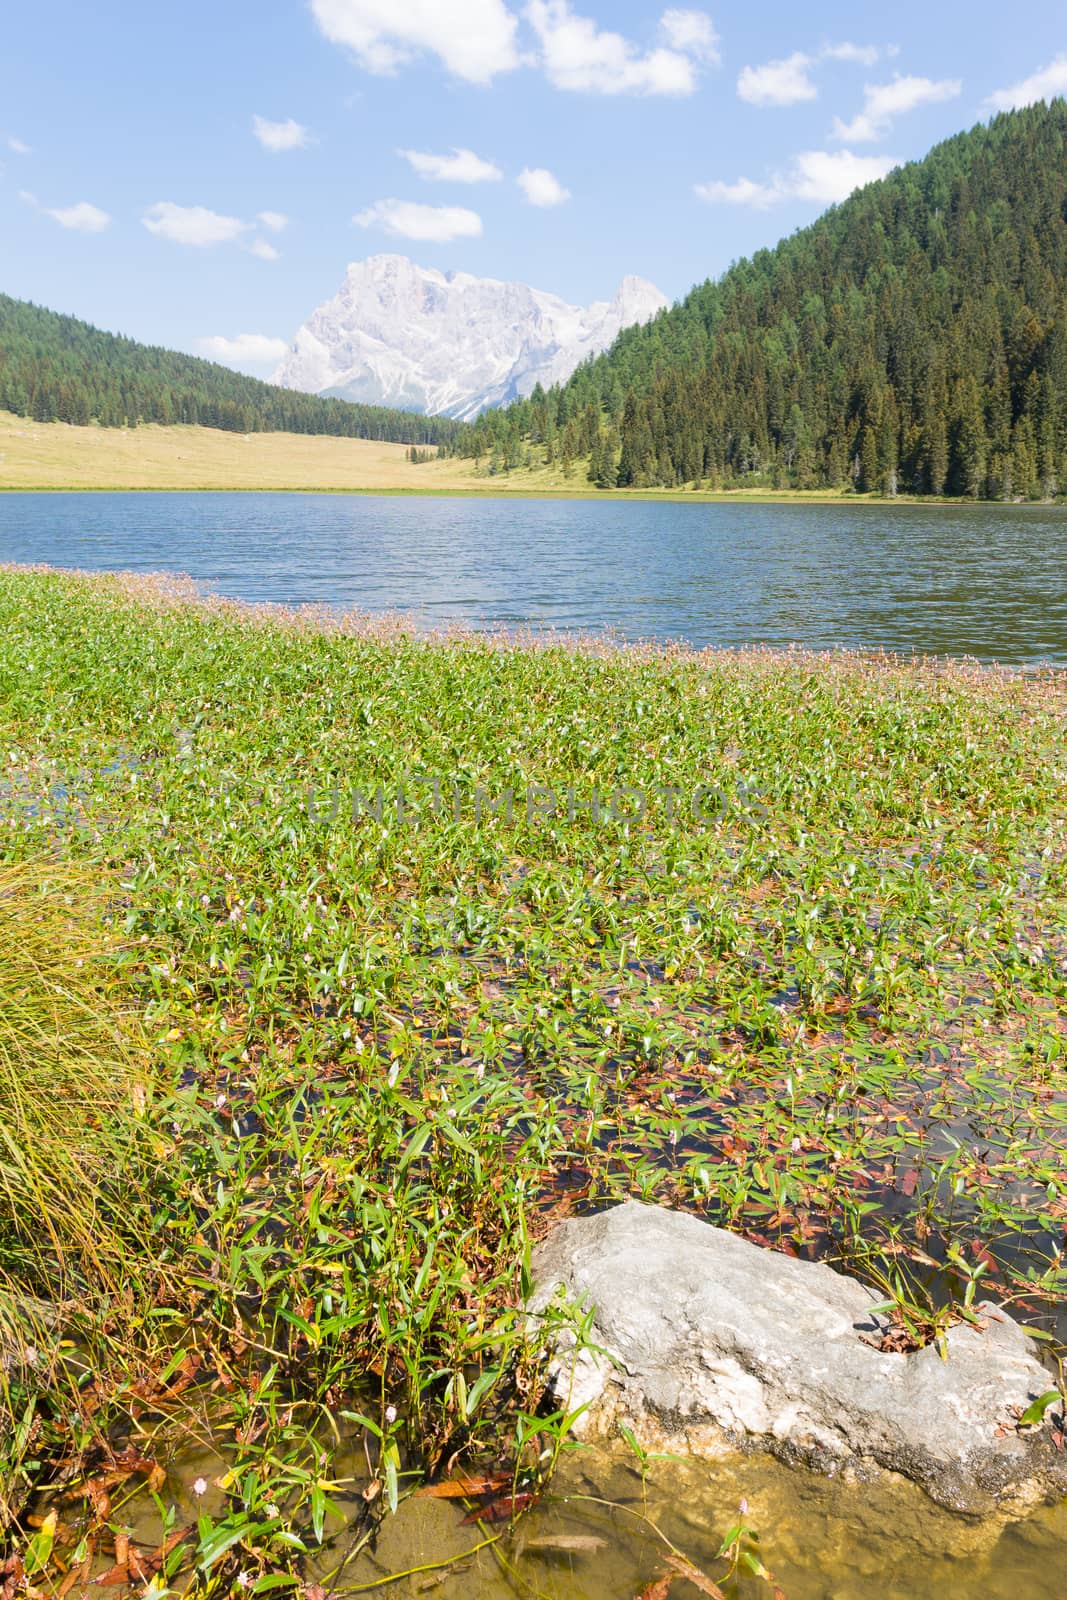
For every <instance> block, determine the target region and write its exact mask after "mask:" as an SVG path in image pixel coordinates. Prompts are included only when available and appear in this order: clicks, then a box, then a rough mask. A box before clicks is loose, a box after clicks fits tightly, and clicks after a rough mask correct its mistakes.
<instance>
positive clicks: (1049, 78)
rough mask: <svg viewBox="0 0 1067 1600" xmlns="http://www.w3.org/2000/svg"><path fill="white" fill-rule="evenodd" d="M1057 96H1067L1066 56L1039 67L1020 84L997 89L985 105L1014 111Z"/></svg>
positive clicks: (1058, 57)
mask: <svg viewBox="0 0 1067 1600" xmlns="http://www.w3.org/2000/svg"><path fill="white" fill-rule="evenodd" d="M1058 94H1067V54H1065V55H1058V56H1057V57H1056V59H1055V60H1054V61H1050V62H1049V64H1048V66H1047V67H1039V68H1038V70H1037V72H1033V73H1031V74H1030V76H1029V77H1028V78H1023V80H1022V81H1021V82H1020V83H1013V84H1012V85H1011V86H1010V88H1007V89H997V90H996V92H995V93H994V94H991V95H990V96H989V99H988V101H987V104H988V105H991V106H993V107H994V108H995V109H996V110H997V111H1014V110H1016V109H1017V108H1019V107H1020V106H1032V105H1036V104H1037V102H1038V101H1039V100H1051V99H1053V98H1054V97H1055V96H1056V95H1058Z"/></svg>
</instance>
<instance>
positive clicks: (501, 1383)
mask: <svg viewBox="0 0 1067 1600" xmlns="http://www.w3.org/2000/svg"><path fill="white" fill-rule="evenodd" d="M0 684H2V685H3V693H2V696H0V750H3V751H4V752H5V753H6V758H7V764H6V783H5V790H4V801H5V808H6V815H5V816H4V817H3V818H0V821H2V822H3V824H4V831H5V837H6V848H7V854H8V857H9V859H10V860H12V861H13V862H15V861H19V860H32V859H40V858H41V856H42V854H45V853H47V852H51V853H52V854H53V855H54V856H56V857H57V858H61V859H62V860H63V861H64V862H65V863H66V862H70V863H72V864H77V865H78V866H80V867H81V868H82V869H83V870H88V871H90V872H99V873H101V874H105V873H106V874H108V875H109V876H110V877H111V878H113V880H114V881H115V882H117V883H118V884H120V885H121V890H120V893H121V901H122V903H121V905H117V906H116V907H115V913H114V914H115V917H116V922H115V933H116V935H117V936H118V937H119V939H120V942H121V946H122V948H121V951H120V952H118V953H117V954H116V957H115V963H114V967H115V973H116V976H117V978H118V979H119V980H120V981H121V983H122V984H123V986H124V989H125V992H126V993H127V994H128V995H129V996H131V997H132V998H133V999H134V1000H135V1001H136V1004H137V1006H138V1009H139V1012H140V1015H141V1020H142V1023H143V1026H144V1028H145V1030H146V1033H147V1036H148V1039H149V1042H150V1046H151V1054H152V1058H153V1099H152V1105H151V1118H150V1122H151V1139H152V1152H153V1154H152V1163H153V1172H152V1179H151V1186H150V1192H151V1195H152V1201H153V1206H152V1224H151V1236H150V1241H149V1243H148V1247H147V1251H146V1255H147V1257H150V1258H151V1259H153V1260H155V1261H157V1262H159V1263H161V1264H163V1265H164V1266H166V1265H168V1264H170V1266H172V1268H173V1270H174V1272H177V1271H179V1270H180V1271H181V1272H183V1273H185V1274H187V1277H186V1279H185V1280H184V1281H185V1282H186V1283H187V1284H188V1285H189V1288H188V1291H187V1292H186V1291H185V1290H183V1293H182V1294H181V1295H175V1294H171V1295H170V1296H169V1298H168V1295H167V1293H166V1291H165V1288H164V1290H162V1291H161V1292H160V1293H159V1295H158V1296H157V1297H155V1298H154V1299H153V1303H152V1306H151V1320H152V1325H153V1328H154V1329H155V1330H156V1332H157V1333H162V1334H165V1337H166V1341H167V1346H168V1348H167V1356H166V1359H165V1360H161V1361H160V1362H159V1363H158V1364H157V1366H156V1367H155V1368H154V1370H152V1371H139V1372H138V1374H137V1376H136V1380H135V1381H136V1383H137V1385H138V1388H137V1395H138V1397H139V1398H138V1404H139V1405H140V1406H141V1407H142V1410H145V1409H147V1410H148V1411H149V1412H150V1414H151V1416H152V1418H158V1419H163V1420H160V1421H152V1422H151V1424H150V1427H151V1430H152V1445H153V1449H152V1450H144V1451H143V1452H142V1454H143V1455H144V1456H145V1457H146V1458H148V1459H151V1458H152V1456H153V1451H154V1450H155V1448H156V1446H158V1451H159V1453H160V1454H163V1455H166V1454H167V1452H168V1451H172V1450H173V1448H174V1444H175V1441H176V1440H177V1439H179V1438H180V1437H182V1435H183V1434H189V1433H190V1432H193V1431H196V1430H198V1431H203V1429H204V1428H206V1427H207V1426H208V1422H209V1420H210V1422H211V1424H212V1425H213V1426H214V1429H215V1434H214V1437H215V1438H216V1439H218V1440H219V1441H220V1444H219V1457H218V1460H217V1463H216V1465H217V1471H216V1472H214V1473H213V1474H212V1476H211V1478H210V1480H209V1481H210V1484H211V1487H210V1489H209V1492H208V1494H207V1495H206V1496H205V1497H204V1498H203V1499H202V1500H201V1501H198V1503H197V1506H196V1508H195V1510H194V1508H193V1507H192V1506H190V1505H188V1504H187V1499H186V1500H183V1498H182V1495H181V1494H179V1493H178V1491H177V1489H176V1488H173V1487H172V1488H171V1489H170V1490H168V1494H169V1495H170V1499H169V1500H167V1502H166V1503H167V1504H168V1505H170V1504H172V1503H173V1504H175V1505H178V1504H179V1503H181V1504H182V1505H183V1506H184V1507H185V1511H188V1512H189V1516H188V1517H186V1516H185V1511H183V1512H182V1514H181V1517H179V1520H178V1522H176V1523H175V1524H174V1525H173V1527H171V1529H170V1530H169V1531H168V1530H167V1529H166V1527H165V1526H164V1525H163V1524H162V1522H161V1524H160V1526H159V1527H158V1528H157V1529H156V1532H155V1533H154V1534H153V1538H154V1539H155V1540H156V1543H155V1544H154V1546H153V1549H154V1550H156V1551H158V1550H159V1549H161V1548H162V1546H163V1544H164V1543H165V1541H166V1539H167V1538H169V1537H171V1536H172V1534H173V1533H179V1532H182V1531H183V1529H187V1530H188V1531H186V1533H185V1543H184V1544H181V1543H179V1544H176V1545H175V1546H174V1547H173V1549H172V1551H171V1552H170V1554H168V1556H167V1557H166V1558H165V1559H166V1560H167V1561H174V1562H181V1561H190V1562H192V1563H194V1564H198V1565H199V1569H200V1572H201V1576H202V1579H203V1581H204V1582H212V1583H218V1584H224V1583H227V1582H230V1581H232V1580H233V1578H234V1575H235V1574H236V1573H237V1572H242V1573H244V1574H246V1575H248V1581H249V1584H250V1585H252V1586H254V1585H256V1584H263V1585H265V1586H269V1585H270V1584H272V1583H274V1582H276V1581H280V1580H281V1578H282V1577H283V1576H285V1575H288V1576H290V1577H292V1576H293V1574H294V1573H296V1572H298V1571H299V1570H300V1569H301V1563H303V1562H305V1560H306V1557H305V1555H304V1554H303V1550H304V1549H305V1548H307V1549H318V1545H319V1541H320V1540H321V1542H322V1551H321V1552H320V1554H321V1556H322V1559H323V1560H324V1561H325V1562H326V1563H327V1565H328V1562H329V1552H330V1550H331V1549H332V1541H333V1540H334V1539H335V1538H336V1534H337V1530H338V1529H340V1527H341V1526H342V1520H341V1519H342V1518H343V1519H344V1520H345V1521H346V1522H347V1524H348V1526H349V1527H350V1529H351V1528H354V1529H356V1537H357V1539H361V1538H363V1537H364V1535H366V1536H367V1537H368V1538H373V1536H374V1528H375V1524H376V1521H377V1519H378V1518H379V1517H380V1516H381V1514H382V1510H383V1508H388V1506H389V1504H390V1502H396V1503H399V1501H400V1500H401V1499H403V1497H404V1496H405V1495H406V1494H408V1493H410V1492H411V1491H412V1490H413V1489H414V1488H415V1487H416V1486H417V1485H418V1484H419V1483H420V1482H421V1481H422V1480H423V1478H424V1477H425V1476H426V1475H427V1474H429V1475H430V1476H431V1477H437V1476H439V1475H440V1474H441V1473H442V1472H443V1471H444V1469H445V1468H446V1467H448V1466H449V1464H452V1465H454V1467H455V1469H456V1470H457V1471H460V1472H467V1473H472V1474H476V1475H483V1476H484V1475H486V1474H491V1473H493V1472H497V1471H504V1472H505V1473H507V1474H509V1475H511V1477H512V1480H513V1489H512V1498H513V1499H514V1497H515V1495H516V1494H517V1493H519V1492H521V1493H525V1492H527V1491H526V1489H525V1488H524V1487H523V1485H524V1484H525V1482H526V1478H525V1477H524V1476H522V1475H521V1474H525V1473H529V1472H533V1469H534V1467H535V1466H536V1463H537V1461H538V1459H539V1457H540V1456H541V1455H542V1454H543V1453H544V1452H545V1451H548V1452H549V1454H551V1452H552V1451H553V1449H554V1448H555V1440H556V1438H557V1437H558V1431H559V1419H558V1418H557V1419H555V1420H552V1419H551V1418H544V1417H542V1416H541V1414H540V1409H539V1398H540V1382H539V1373H538V1352H537V1350H536V1349H535V1348H532V1347H531V1346H530V1343H529V1340H528V1337H527V1330H526V1329H525V1326H524V1322H523V1318H522V1314H521V1307H522V1302H523V1298H524V1293H525V1289H526V1287H527V1271H528V1268H527V1265H526V1263H527V1261H528V1252H529V1247H530V1245H531V1243H532V1242H533V1241H535V1240H536V1238H537V1237H538V1236H539V1234H540V1233H541V1232H542V1231H544V1230H545V1229H546V1228H547V1227H549V1226H550V1225H551V1222H552V1220H553V1218H554V1217H556V1216H558V1215H561V1214H563V1213H564V1212H566V1211H567V1210H569V1209H571V1208H574V1207H579V1206H586V1205H592V1204H602V1203H605V1202H607V1201H610V1200H611V1199H612V1198H615V1197H621V1196H623V1195H625V1194H633V1195H637V1196H641V1197H644V1198H648V1199H654V1200H657V1201H659V1202H661V1203H664V1204H668V1205H675V1206H683V1207H688V1208H690V1209H692V1210H694V1211H697V1212H698V1213H700V1214H701V1215H704V1216H707V1217H708V1218H709V1219H711V1220H714V1221H716V1222H719V1223H721V1224H723V1225H725V1226H728V1227H732V1228H734V1229H736V1230H738V1231H740V1232H742V1233H744V1234H745V1235H747V1236H748V1237H749V1238H751V1239H754V1240H756V1241H757V1242H759V1243H761V1244H763V1245H765V1246H768V1247H771V1248H776V1249H782V1250H786V1251H789V1252H792V1253H796V1254H802V1255H808V1256H825V1257H828V1258H829V1259H831V1260H834V1261H837V1262H840V1263H844V1264H846V1265H849V1266H851V1267H852V1268H853V1269H854V1270H856V1271H859V1272H863V1273H866V1274H867V1276H868V1277H870V1278H871V1280H872V1281H878V1280H879V1279H880V1280H881V1281H883V1282H884V1281H886V1280H887V1279H888V1281H889V1282H890V1284H891V1285H892V1284H893V1282H894V1279H893V1273H894V1271H895V1270H896V1269H899V1271H900V1272H901V1273H902V1274H903V1273H904V1272H905V1268H906V1269H907V1276H906V1277H902V1279H901V1282H902V1285H903V1289H902V1291H901V1292H902V1293H906V1295H907V1297H908V1299H909V1303H914V1304H915V1305H916V1306H918V1307H919V1308H920V1309H921V1310H923V1312H924V1315H926V1317H927V1326H928V1327H933V1328H934V1329H935V1330H936V1328H937V1327H938V1326H939V1322H938V1318H937V1310H938V1307H939V1306H940V1305H941V1304H943V1303H945V1302H948V1301H955V1302H957V1303H958V1304H959V1305H961V1306H963V1307H965V1308H968V1307H969V1305H970V1303H971V1300H973V1298H974V1294H975V1293H976V1286H977V1288H980V1289H981V1292H982V1293H983V1294H991V1295H992V1296H994V1297H995V1298H998V1299H1002V1300H1006V1301H1007V1302H1008V1303H1009V1304H1010V1305H1011V1306H1012V1308H1013V1309H1014V1310H1015V1312H1016V1313H1017V1314H1019V1315H1021V1316H1023V1317H1024V1318H1026V1319H1028V1320H1029V1321H1031V1322H1032V1323H1034V1324H1035V1326H1036V1327H1037V1329H1038V1331H1040V1330H1041V1328H1042V1327H1043V1328H1044V1329H1045V1331H1047V1332H1049V1333H1051V1334H1053V1335H1054V1336H1056V1335H1057V1334H1058V1336H1059V1337H1061V1338H1062V1332H1063V1330H1062V1328H1059V1329H1057V1323H1056V1318H1057V1313H1058V1308H1060V1307H1061V1306H1062V1302H1063V1289H1064V1285H1065V1281H1067V1279H1065V1274H1064V1265H1063V1259H1062V1253H1061V1252H1062V1231H1063V1225H1064V1219H1065V1217H1067V1155H1065V1145H1067V1094H1065V1063H1067V1027H1065V1022H1064V1018H1065V1015H1067V1007H1065V1000H1067V993H1065V989H1067V969H1065V962H1067V946H1065V944H1064V934H1063V929H1064V927H1065V926H1067V859H1065V851H1064V844H1063V840H1064V829H1063V820H1064V812H1065V804H1064V802H1065V798H1067V772H1065V770H1064V764H1063V756H1062V750H1063V729H1064V714H1065V709H1067V682H1065V679H1064V676H1063V675H1062V674H1055V673H1050V674H1014V673H1007V672H1000V671H997V670H995V669H982V668H978V667H976V666H973V665H967V664H949V663H943V662H925V663H924V662H919V661H898V660H894V659H892V658H880V657H878V658H870V657H859V656H851V655H848V654H840V655H834V656H830V657H820V656H817V655H809V654H806V653H803V652H799V651H798V652H787V653H784V654H775V653H771V652H762V651H752V652H741V653H736V654H722V653H713V652H692V651H686V650H683V649H680V648H675V649H671V650H666V651H661V650H657V649H654V648H651V647H649V648H636V649H627V650H622V649H619V648H617V647H615V646H614V645H613V644H612V643H611V642H610V641H604V640H599V641H567V640H561V639H555V638H546V639H530V640H525V641H520V642H516V641H515V640H508V639H485V638H477V637H470V636H465V635H457V636H449V637H438V638H433V639H425V638H420V637H417V636H416V635H415V634H414V633H413V632H412V631H411V630H410V629H408V628H406V627H404V626H403V625H401V624H399V623H397V622H396V621H395V620H394V621H389V622H386V623H382V622H374V621H371V620H368V619H361V618H356V617H334V616H329V615H324V614H319V613H315V614H307V613H303V614H297V613H286V612H283V611H280V610H278V609H274V608H253V609H246V608H241V607H238V606H236V605H232V604H229V603H224V602H221V601H209V602H206V603H204V602H200V601H198V600H196V599H195V597H193V596H192V595H191V594H190V591H189V588H188V587H187V586H185V587H183V586H182V585H180V584H173V583H168V584H163V583H154V582H152V581H150V580H146V579H143V578H141V579H136V580H129V581H127V580H118V579H91V578H87V577H84V576H77V575H71V574H58V573H47V572H38V573H26V572H18V571H11V570H9V571H4V572H0ZM509 789H510V790H511V791H512V803H511V805H510V807H509V806H508V804H507V803H506V796H507V791H508V790H509ZM641 802H643V804H642V803H641ZM979 1268H982V1270H981V1272H979V1270H978V1269H979ZM968 1296H970V1299H969V1298H968ZM1050 1348H1052V1349H1054V1348H1055V1346H1050ZM105 1387H106V1386H102V1387H101V1390H100V1400H99V1404H100V1407H101V1412H100V1414H101V1416H103V1415H104V1414H105V1413H106V1414H107V1415H109V1416H112V1417H114V1416H115V1415H118V1414H119V1412H120V1410H121V1404H122V1403H123V1402H122V1401H121V1394H120V1387H121V1386H116V1385H114V1384H113V1385H112V1387H111V1389H110V1390H108V1391H107V1396H106V1397H105V1394H104V1389H105ZM125 1403H126V1404H127V1406H128V1403H129V1389H127V1400H126V1402H125ZM108 1406H111V1407H112V1410H110V1411H108V1410H107V1408H108ZM344 1413H348V1414H349V1415H347V1416H346V1415H344ZM394 1413H395V1414H394ZM194 1417H195V1418H196V1419H197V1420H196V1421H195V1423H194V1421H193V1418H194ZM146 1426H148V1424H146ZM161 1430H162V1431H161ZM221 1441H225V1448H223V1445H222V1442H221ZM76 1443H77V1441H75V1440H74V1439H73V1438H71V1439H68V1441H67V1446H68V1447H69V1448H70V1449H71V1450H72V1451H73V1450H74V1448H75V1444H76ZM78 1448H79V1449H83V1453H84V1455H85V1463H86V1465H85V1470H86V1472H87V1473H88V1474H89V1476H90V1480H91V1476H92V1473H93V1472H94V1471H95V1470H96V1469H97V1467H101V1468H103V1467H104V1466H106V1451H105V1449H104V1446H103V1444H102V1443H101V1441H100V1429H99V1428H97V1431H96V1434H93V1433H92V1432H91V1430H86V1432H85V1434H84V1437H82V1438H81V1442H80V1443H79V1444H78ZM94 1451H95V1452H96V1454H95V1456H94V1454H93V1452H94ZM517 1457H520V1458H521V1474H520V1476H519V1478H517V1479H516V1478H514V1470H515V1463H516V1459H517ZM111 1470H118V1469H116V1468H112V1469H111ZM201 1470H202V1469H199V1468H198V1474H199V1472H200V1471H201ZM205 1476H206V1475H205ZM143 1477H144V1474H141V1478H137V1477H136V1476H135V1478H134V1480H132V1481H136V1482H140V1481H141V1479H142V1478H143ZM216 1480H217V1482H216ZM220 1484H221V1485H222V1486H223V1487H218V1485H220ZM272 1508H273V1510H272ZM100 1526H101V1531H100V1536H99V1537H100V1542H99V1544H98V1547H97V1555H98V1558H101V1557H102V1558H107V1557H110V1555H111V1554H112V1550H111V1547H110V1545H109V1542H108V1541H109V1540H112V1542H113V1536H112V1534H110V1533H109V1532H107V1531H106V1529H107V1519H106V1518H105V1519H104V1521H103V1523H101V1525H100ZM121 1533H122V1530H121V1528H120V1529H119V1534H120V1536H121ZM67 1556H69V1551H68V1552H67V1555H63V1556H62V1559H67ZM316 1559H319V1558H318V1557H317V1558H316ZM338 1559H340V1556H339V1557H338Z"/></svg>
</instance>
